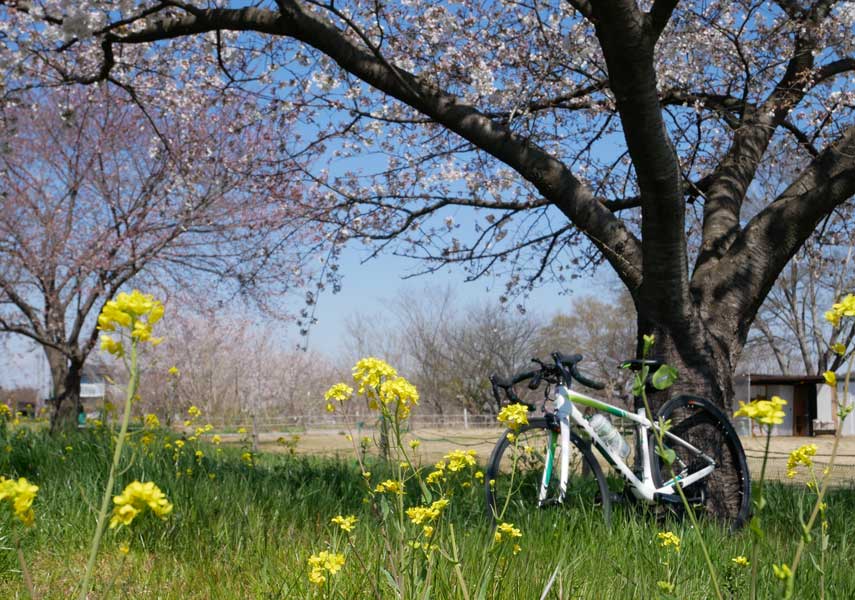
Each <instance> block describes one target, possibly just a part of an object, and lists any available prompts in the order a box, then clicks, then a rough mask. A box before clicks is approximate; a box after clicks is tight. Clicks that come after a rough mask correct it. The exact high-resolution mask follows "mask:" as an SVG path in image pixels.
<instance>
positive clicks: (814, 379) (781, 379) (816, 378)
mask: <svg viewBox="0 0 855 600" xmlns="http://www.w3.org/2000/svg"><path fill="white" fill-rule="evenodd" d="M742 377H747V378H748V380H749V381H750V382H751V383H752V384H754V383H765V384H773V385H774V384H792V385H796V384H799V383H825V378H824V377H823V376H822V375H764V374H761V373H749V374H747V375H743V376H742Z"/></svg>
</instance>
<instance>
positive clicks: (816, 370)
mask: <svg viewBox="0 0 855 600" xmlns="http://www.w3.org/2000/svg"><path fill="white" fill-rule="evenodd" d="M852 250H853V247H852V245H851V244H850V246H849V250H848V251H846V249H845V247H844V248H843V249H842V252H841V248H839V247H838V248H833V247H829V245H827V244H822V245H818V246H816V247H814V248H808V249H805V250H804V251H802V252H799V254H797V255H796V256H795V257H794V258H793V259H792V260H791V261H790V264H789V265H787V268H786V269H784V271H783V272H782V273H781V276H780V277H779V278H778V280H777V281H776V282H775V287H773V288H772V290H771V291H770V292H769V295H768V296H767V297H766V301H765V302H764V303H763V306H762V307H761V309H760V312H759V313H758V315H757V319H756V320H755V323H754V326H753V328H752V331H751V335H750V336H749V338H748V342H747V346H746V348H748V349H749V350H750V352H748V354H749V355H750V354H751V353H753V352H755V351H756V350H763V349H765V350H766V352H767V353H768V354H770V355H771V358H774V364H775V366H776V367H777V370H778V371H779V372H780V373H782V374H788V375H789V374H792V375H795V374H805V373H807V374H813V375H819V374H822V373H823V372H825V371H829V370H830V371H837V370H838V369H840V368H842V367H843V366H844V365H845V363H846V360H847V358H848V356H849V354H848V353H846V354H843V355H840V354H837V353H836V352H834V351H833V350H832V349H831V346H832V345H834V344H836V343H842V344H843V346H845V347H846V348H847V349H848V352H849V353H851V352H852V341H853V339H855V324H852V323H849V324H847V323H845V322H844V323H843V324H842V326H841V327H839V328H832V327H831V325H830V324H829V323H828V322H827V321H826V320H825V319H824V318H823V313H824V311H825V310H827V309H828V308H829V307H830V306H831V304H832V303H833V302H834V301H835V299H836V298H839V297H840V296H841V295H843V294H847V293H853V291H855V275H853V269H851V268H848V266H849V264H851V261H852V260H855V256H853V255H852ZM840 254H843V257H842V258H841V256H840ZM752 358H753V360H751V359H752ZM746 359H747V360H746V366H749V365H756V364H758V361H757V359H756V358H754V357H750V356H749V357H746ZM761 364H762V363H761ZM749 370H750V369H749Z"/></svg>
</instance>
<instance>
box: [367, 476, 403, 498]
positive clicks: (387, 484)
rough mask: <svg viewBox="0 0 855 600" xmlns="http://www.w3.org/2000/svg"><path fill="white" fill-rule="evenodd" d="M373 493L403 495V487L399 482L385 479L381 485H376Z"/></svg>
mask: <svg viewBox="0 0 855 600" xmlns="http://www.w3.org/2000/svg"><path fill="white" fill-rule="evenodd" d="M374 491H375V492H377V493H378V494H385V493H392V494H399V495H400V494H403V493H404V487H403V486H402V485H401V482H400V481H395V480H394V479H387V480H386V481H384V482H382V483H378V484H377V487H376V488H374Z"/></svg>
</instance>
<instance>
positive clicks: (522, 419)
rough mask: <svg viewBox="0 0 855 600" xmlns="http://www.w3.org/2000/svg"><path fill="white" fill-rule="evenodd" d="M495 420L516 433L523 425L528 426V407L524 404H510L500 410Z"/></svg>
mask: <svg viewBox="0 0 855 600" xmlns="http://www.w3.org/2000/svg"><path fill="white" fill-rule="evenodd" d="M496 418H497V419H498V420H499V423H502V424H503V425H505V426H506V427H508V428H509V429H512V430H514V431H517V430H518V429H519V428H520V427H522V426H523V425H528V407H527V406H526V405H525V404H510V405H508V406H506V407H504V408H503V409H502V410H500V411H499V414H498V416H497V417H496Z"/></svg>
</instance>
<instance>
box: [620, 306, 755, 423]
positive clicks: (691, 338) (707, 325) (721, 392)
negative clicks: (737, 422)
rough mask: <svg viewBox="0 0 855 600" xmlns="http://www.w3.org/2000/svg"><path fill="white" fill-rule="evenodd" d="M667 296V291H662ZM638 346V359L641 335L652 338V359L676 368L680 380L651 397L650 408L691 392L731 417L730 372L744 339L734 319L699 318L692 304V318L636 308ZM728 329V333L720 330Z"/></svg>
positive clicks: (644, 307)
mask: <svg viewBox="0 0 855 600" xmlns="http://www.w3.org/2000/svg"><path fill="white" fill-rule="evenodd" d="M663 293H665V294H667V293H668V290H663ZM636 308H637V310H638V347H637V353H638V355H639V356H640V355H641V349H642V347H643V336H644V335H650V334H653V335H654V336H655V337H656V342H655V344H654V346H653V350H652V355H651V356H650V358H655V359H657V360H660V361H662V362H665V363H667V364H669V365H671V366H673V367H674V368H676V369H677V371H678V373H679V378H678V379H677V382H676V383H675V384H674V385H673V386H672V387H671V388H669V389H667V390H665V391H663V392H658V393H655V394H651V396H650V401H651V409H652V410H653V412H654V413H655V412H656V411H657V410H658V409H659V407H660V406H662V405H663V404H664V403H665V402H667V401H668V400H669V399H670V398H671V397H672V396H676V395H679V394H683V393H685V394H695V395H699V396H703V397H705V398H707V399H708V400H710V401H711V402H713V403H714V404H715V405H716V406H718V407H720V408H721V409H722V410H724V412H725V414H728V415H729V414H730V412H731V411H730V408H731V406H732V404H733V397H734V388H733V369H734V367H735V365H736V361H737V359H738V357H739V354H740V353H741V351H742V348H743V346H744V344H745V340H744V339H741V338H740V337H739V336H738V335H737V329H738V328H737V326H736V323H735V318H732V317H728V316H727V315H722V316H720V317H719V318H714V319H710V318H709V317H704V316H702V313H703V312H705V311H701V310H700V307H698V306H697V305H694V304H693V305H692V306H691V307H690V311H691V312H692V313H694V318H692V319H690V320H689V321H688V322H687V323H686V322H680V321H681V320H670V319H662V318H661V316H662V315H661V314H657V313H658V310H657V309H656V308H655V307H654V308H650V307H649V306H648V305H645V304H637V305H636ZM726 331H730V335H727V334H723V333H722V332H726Z"/></svg>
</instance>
